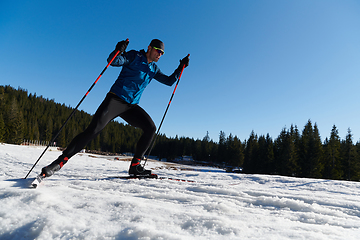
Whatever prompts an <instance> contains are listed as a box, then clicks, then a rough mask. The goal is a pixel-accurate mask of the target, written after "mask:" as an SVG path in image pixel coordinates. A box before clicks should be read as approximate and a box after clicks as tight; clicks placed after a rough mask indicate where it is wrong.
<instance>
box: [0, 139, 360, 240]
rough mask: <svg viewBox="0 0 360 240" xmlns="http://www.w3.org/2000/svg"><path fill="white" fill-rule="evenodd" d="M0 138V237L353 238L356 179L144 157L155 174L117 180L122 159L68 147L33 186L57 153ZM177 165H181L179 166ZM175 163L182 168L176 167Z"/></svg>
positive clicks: (359, 230) (356, 233) (359, 233)
mask: <svg viewBox="0 0 360 240" xmlns="http://www.w3.org/2000/svg"><path fill="white" fill-rule="evenodd" d="M43 150H44V147H29V146H17V145H9V144H0V178H1V179H0V180H1V181H0V182H1V183H0V184H1V185H0V206H1V208H0V239H2V240H6V239H46V240H48V239H186V240H188V239H197V240H199V239H347V240H348V239H360V203H359V199H360V193H359V190H360V183H358V182H347V181H332V180H322V179H305V178H301V179H300V178H291V177H282V176H269V175H245V174H232V173H225V172H224V171H222V170H220V169H212V168H205V167H195V168H194V169H193V170H191V169H186V168H189V167H186V166H180V165H175V164H168V163H163V162H158V161H149V162H148V165H147V167H148V168H150V169H153V171H154V172H156V173H158V175H159V176H162V177H172V178H180V179H188V180H194V181H196V182H178V181H173V180H159V179H146V180H138V179H132V180H123V179H110V178H108V176H116V175H126V173H127V170H128V167H129V162H128V161H123V160H121V161H119V160H114V157H109V156H99V155H94V154H77V155H76V156H74V157H73V158H72V159H71V160H70V162H69V163H68V164H67V165H65V166H64V168H63V169H62V170H61V171H59V172H57V173H56V174H55V175H53V176H52V177H51V178H48V179H46V180H45V181H44V182H43V183H42V184H41V185H40V186H39V187H38V188H37V189H31V188H29V184H30V183H31V181H32V180H33V179H34V178H35V175H36V174H37V173H39V172H40V169H41V168H42V167H43V166H44V165H47V164H49V163H50V162H52V161H53V160H54V159H56V158H57V157H58V156H59V155H60V152H59V151H57V150H56V149H50V150H48V151H47V152H46V154H45V155H44V156H43V158H42V159H41V160H40V162H39V164H38V165H37V166H36V167H35V169H34V171H33V172H32V173H31V174H30V176H29V177H28V178H27V179H23V178H24V177H25V176H26V174H27V173H28V171H29V170H30V168H31V167H32V165H33V164H34V163H35V161H36V160H37V159H38V157H39V156H40V154H41V153H42V151H43ZM181 168H183V170H180V169H181ZM184 169H185V170H184Z"/></svg>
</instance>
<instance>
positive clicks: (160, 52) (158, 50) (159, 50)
mask: <svg viewBox="0 0 360 240" xmlns="http://www.w3.org/2000/svg"><path fill="white" fill-rule="evenodd" d="M153 49H155V50H156V51H157V52H158V53H159V54H164V53H165V52H164V51H163V50H162V49H160V48H157V47H153Z"/></svg>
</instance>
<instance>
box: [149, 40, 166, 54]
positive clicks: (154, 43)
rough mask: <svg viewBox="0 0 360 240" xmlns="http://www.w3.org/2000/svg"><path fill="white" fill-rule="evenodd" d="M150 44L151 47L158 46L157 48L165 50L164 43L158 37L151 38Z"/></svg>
mask: <svg viewBox="0 0 360 240" xmlns="http://www.w3.org/2000/svg"><path fill="white" fill-rule="evenodd" d="M150 46H151V47H156V48H159V49H161V50H163V52H165V46H164V43H163V42H162V41H160V40H159V39H153V40H151V43H150Z"/></svg>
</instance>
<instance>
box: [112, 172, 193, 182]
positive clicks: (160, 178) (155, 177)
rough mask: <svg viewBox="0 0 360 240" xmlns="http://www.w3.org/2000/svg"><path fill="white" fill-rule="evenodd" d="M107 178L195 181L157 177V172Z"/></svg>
mask: <svg viewBox="0 0 360 240" xmlns="http://www.w3.org/2000/svg"><path fill="white" fill-rule="evenodd" d="M107 178H108V179H112V178H119V179H146V178H153V179H159V180H171V181H177V182H192V183H195V182H196V181H193V180H187V179H180V178H169V177H159V176H158V175H157V174H151V175H144V176H132V175H131V176H109V177H107Z"/></svg>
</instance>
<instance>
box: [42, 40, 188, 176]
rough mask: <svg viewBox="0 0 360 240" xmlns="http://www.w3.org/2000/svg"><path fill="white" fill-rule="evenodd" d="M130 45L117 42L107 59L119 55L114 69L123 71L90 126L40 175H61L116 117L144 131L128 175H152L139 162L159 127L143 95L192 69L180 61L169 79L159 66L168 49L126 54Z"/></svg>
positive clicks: (157, 44) (159, 46)
mask: <svg viewBox="0 0 360 240" xmlns="http://www.w3.org/2000/svg"><path fill="white" fill-rule="evenodd" d="M128 44H129V41H120V42H118V43H117V45H116V48H115V50H114V51H113V52H112V53H110V55H109V58H108V59H107V61H108V62H110V61H111V59H112V58H113V57H114V54H116V53H117V52H118V51H119V52H120V53H122V54H119V55H118V56H116V57H115V59H114V60H113V62H112V63H111V66H114V67H120V66H122V69H121V72H120V74H119V77H118V78H117V80H116V81H115V83H114V84H113V85H112V87H111V89H110V91H109V93H108V94H107V95H106V97H105V99H104V100H103V102H102V103H101V105H100V106H99V108H98V109H97V110H96V113H95V114H94V116H93V119H92V121H91V123H90V125H89V126H88V127H87V129H86V130H85V131H84V132H82V133H80V134H79V135H77V136H76V137H75V138H74V139H73V140H72V141H71V143H70V144H69V146H68V147H67V148H66V149H65V150H64V151H63V153H62V154H61V155H60V156H59V157H58V159H56V160H55V161H54V162H52V163H51V164H50V165H48V166H46V167H44V168H43V169H42V171H41V175H42V176H43V177H49V176H51V175H53V174H54V172H56V171H59V170H60V169H61V168H62V167H63V165H64V164H66V163H67V162H68V160H69V159H70V158H71V157H72V156H74V155H75V154H76V153H78V152H79V151H80V150H82V149H83V148H84V147H85V146H86V145H87V144H88V143H89V142H90V141H91V140H92V139H94V138H95V137H96V136H97V135H98V134H99V133H100V132H101V130H102V129H103V128H104V127H105V126H106V125H107V124H108V123H109V122H110V121H111V120H113V119H114V118H116V117H121V118H122V119H124V120H125V121H126V122H127V123H128V124H130V125H132V126H134V127H138V128H140V129H142V131H143V134H142V136H141V137H140V139H139V141H138V142H137V145H136V151H135V154H134V158H133V159H132V161H131V164H130V168H129V174H130V175H133V176H146V175H151V170H146V169H144V168H143V166H141V164H140V161H141V159H142V158H143V157H144V154H145V152H146V150H147V149H148V148H149V146H150V144H151V141H152V139H153V137H154V135H155V131H156V126H155V124H154V122H153V121H152V119H151V117H150V116H149V115H148V114H147V113H146V112H145V110H144V109H142V108H141V107H140V106H139V105H138V103H139V100H140V97H141V94H142V93H143V91H144V89H145V88H146V86H147V85H148V84H149V83H150V81H151V80H152V79H155V80H157V81H159V82H161V83H163V84H166V85H168V86H171V85H173V83H175V82H176V81H177V80H178V79H179V76H180V74H181V71H182V69H183V67H187V66H188V65H189V56H186V57H184V58H183V59H182V60H180V65H179V67H178V68H177V69H176V70H175V71H174V72H173V73H172V74H171V75H170V76H167V75H165V74H164V73H162V72H161V71H160V69H159V67H158V66H157V65H156V62H157V61H159V59H160V57H161V56H162V55H163V54H164V50H165V47H164V43H163V42H162V41H160V40H158V39H153V40H152V41H151V42H150V45H149V46H148V48H147V51H146V52H145V50H140V51H136V50H130V51H128V52H125V50H126V47H127V45H128Z"/></svg>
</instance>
